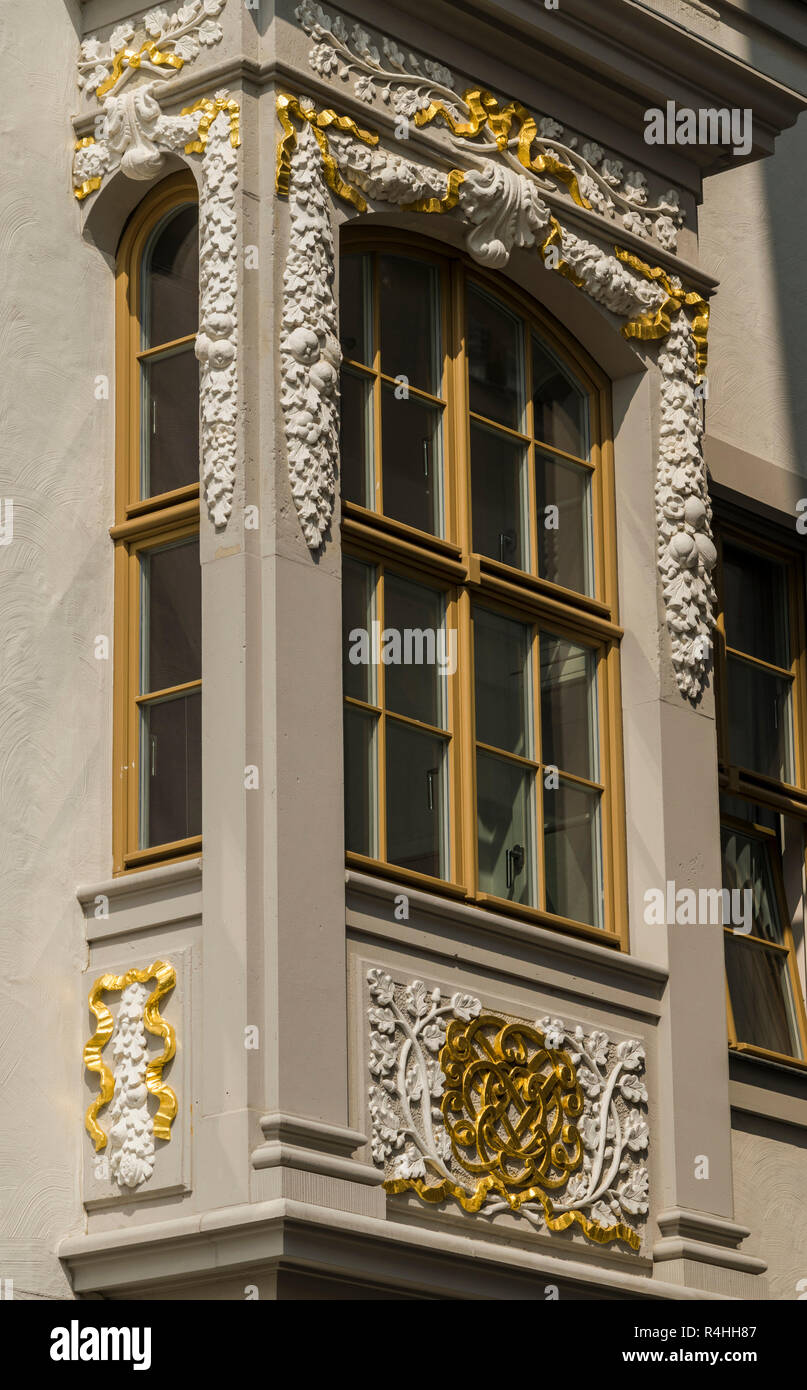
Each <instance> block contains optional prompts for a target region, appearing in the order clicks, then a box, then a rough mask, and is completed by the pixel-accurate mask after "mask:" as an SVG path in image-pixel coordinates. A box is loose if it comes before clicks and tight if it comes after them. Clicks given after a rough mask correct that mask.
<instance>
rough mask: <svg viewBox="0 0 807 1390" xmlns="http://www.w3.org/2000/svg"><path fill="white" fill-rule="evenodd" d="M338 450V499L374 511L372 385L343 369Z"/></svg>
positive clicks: (356, 374) (368, 381)
mask: <svg viewBox="0 0 807 1390" xmlns="http://www.w3.org/2000/svg"><path fill="white" fill-rule="evenodd" d="M339 450H340V459H339V463H340V468H341V471H342V496H343V497H344V498H346V499H347V501H348V502H356V503H358V505H359V506H360V507H371V508H374V507H375V505H376V501H375V486H374V483H373V383H372V382H371V381H370V380H368V378H366V377H361V376H359V375H358V373H356V372H351V371H348V370H347V369H346V368H345V369H343V371H342V376H341V386H340V417H339Z"/></svg>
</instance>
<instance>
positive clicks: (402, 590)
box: [382, 570, 448, 728]
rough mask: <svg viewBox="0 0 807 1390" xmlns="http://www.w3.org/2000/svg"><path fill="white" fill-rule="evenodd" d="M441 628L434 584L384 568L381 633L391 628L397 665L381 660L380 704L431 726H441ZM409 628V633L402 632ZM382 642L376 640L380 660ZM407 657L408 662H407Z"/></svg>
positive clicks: (441, 601) (440, 607)
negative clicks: (396, 646)
mask: <svg viewBox="0 0 807 1390" xmlns="http://www.w3.org/2000/svg"><path fill="white" fill-rule="evenodd" d="M443 629H444V599H443V595H442V594H441V593H438V592H437V590H435V589H428V588H426V587H425V586H424V585H422V584H413V583H412V582H411V581H410V580H408V579H400V578H399V577H398V575H396V574H391V573H390V572H389V570H388V571H387V573H386V575H385V578H384V633H383V634H382V636H384V637H385V636H386V634H388V633H394V634H397V636H398V640H399V642H400V651H399V652H396V651H395V649H394V647H388V650H390V651H391V652H392V654H394V655H400V657H401V663H400V665H399V664H397V663H394V662H390V663H389V664H386V663H385V667H384V679H385V682H386V687H385V689H386V701H385V703H386V707H387V709H389V710H393V711H394V713H395V714H404V715H407V716H408V717H409V718H410V719H418V720H420V722H421V723H422V724H431V725H432V726H433V727H435V728H444V727H445V714H444V708H443V706H444V700H443V686H444V683H445V677H444V675H442V674H441V672H440V669H439V667H438V664H437V663H438V658H439V657H444V656H445V654H446V653H447V652H448V648H447V646H446V645H443V643H445V642H446V640H447V639H446V638H445V637H442V638H441V636H440V633H441V632H443ZM407 632H408V633H409V634H410V635H409V637H407V636H406V633H407ZM384 647H387V643H386V642H385V643H384V644H383V646H382V660H383V659H384V657H383V650H384ZM407 657H410V658H411V664H410V663H409V662H407Z"/></svg>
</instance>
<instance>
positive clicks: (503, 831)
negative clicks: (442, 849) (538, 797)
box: [476, 752, 537, 907]
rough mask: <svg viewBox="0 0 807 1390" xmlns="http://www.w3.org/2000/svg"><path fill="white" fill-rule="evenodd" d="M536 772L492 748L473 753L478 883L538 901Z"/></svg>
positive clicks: (502, 895) (502, 893)
mask: <svg viewBox="0 0 807 1390" xmlns="http://www.w3.org/2000/svg"><path fill="white" fill-rule="evenodd" d="M534 784H535V773H534V772H532V771H530V770H529V769H528V768H523V767H520V766H519V765H518V763H512V762H509V761H508V760H507V759H505V758H496V757H494V756H493V755H492V754H490V753H483V752H477V755H476V804H477V836H478V853H479V887H480V890H481V891H482V892H483V893H490V894H493V895H495V896H496V897H497V898H505V899H507V900H508V901H509V902H514V903H527V904H529V905H531V906H533V907H534V906H535V903H536V879H537V872H536V865H535V850H534V845H535V832H534V829H533V825H534V813H533V802H534Z"/></svg>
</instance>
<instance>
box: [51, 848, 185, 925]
mask: <svg viewBox="0 0 807 1390" xmlns="http://www.w3.org/2000/svg"><path fill="white" fill-rule="evenodd" d="M76 897H77V898H78V900H79V902H80V904H81V906H82V908H83V910H84V919H85V924H86V935H87V942H88V943H92V942H94V941H101V940H107V939H108V938H109V937H114V936H121V935H123V934H124V933H128V932H136V931H148V930H150V929H152V928H154V927H163V926H167V925H170V924H171V923H175V922H184V921H187V920H188V919H189V918H193V917H197V918H200V917H201V915H202V860H201V857H199V858H197V859H184V860H182V861H181V862H180V863H177V864H160V865H158V866H157V867H156V868H153V869H143V870H141V871H140V872H139V873H132V874H122V875H120V876H119V877H118V878H110V879H106V880H104V881H102V882H100V883H91V884H84V885H81V886H80V887H78V888H77V889H76Z"/></svg>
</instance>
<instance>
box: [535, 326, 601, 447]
mask: <svg viewBox="0 0 807 1390" xmlns="http://www.w3.org/2000/svg"><path fill="white" fill-rule="evenodd" d="M532 405H533V428H534V430H535V438H536V439H541V440H543V442H544V444H552V445H553V446H554V448H556V449H563V450H565V452H566V453H567V454H577V456H578V458H588V400H587V398H586V396H585V395H584V394H583V392H582V391H581V390H580V387H579V386H577V385H576V383H575V382H573V381H572V379H571V377H570V376H569V375H568V374H567V372H566V371H565V370H564V368H563V367H562V366H561V365H560V363H559V362H558V360H557V358H555V357H553V356H552V354H551V353H550V352H549V350H548V349H547V348H545V347H544V345H543V344H542V343H540V342H539V341H538V339H537V338H533V340H532Z"/></svg>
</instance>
